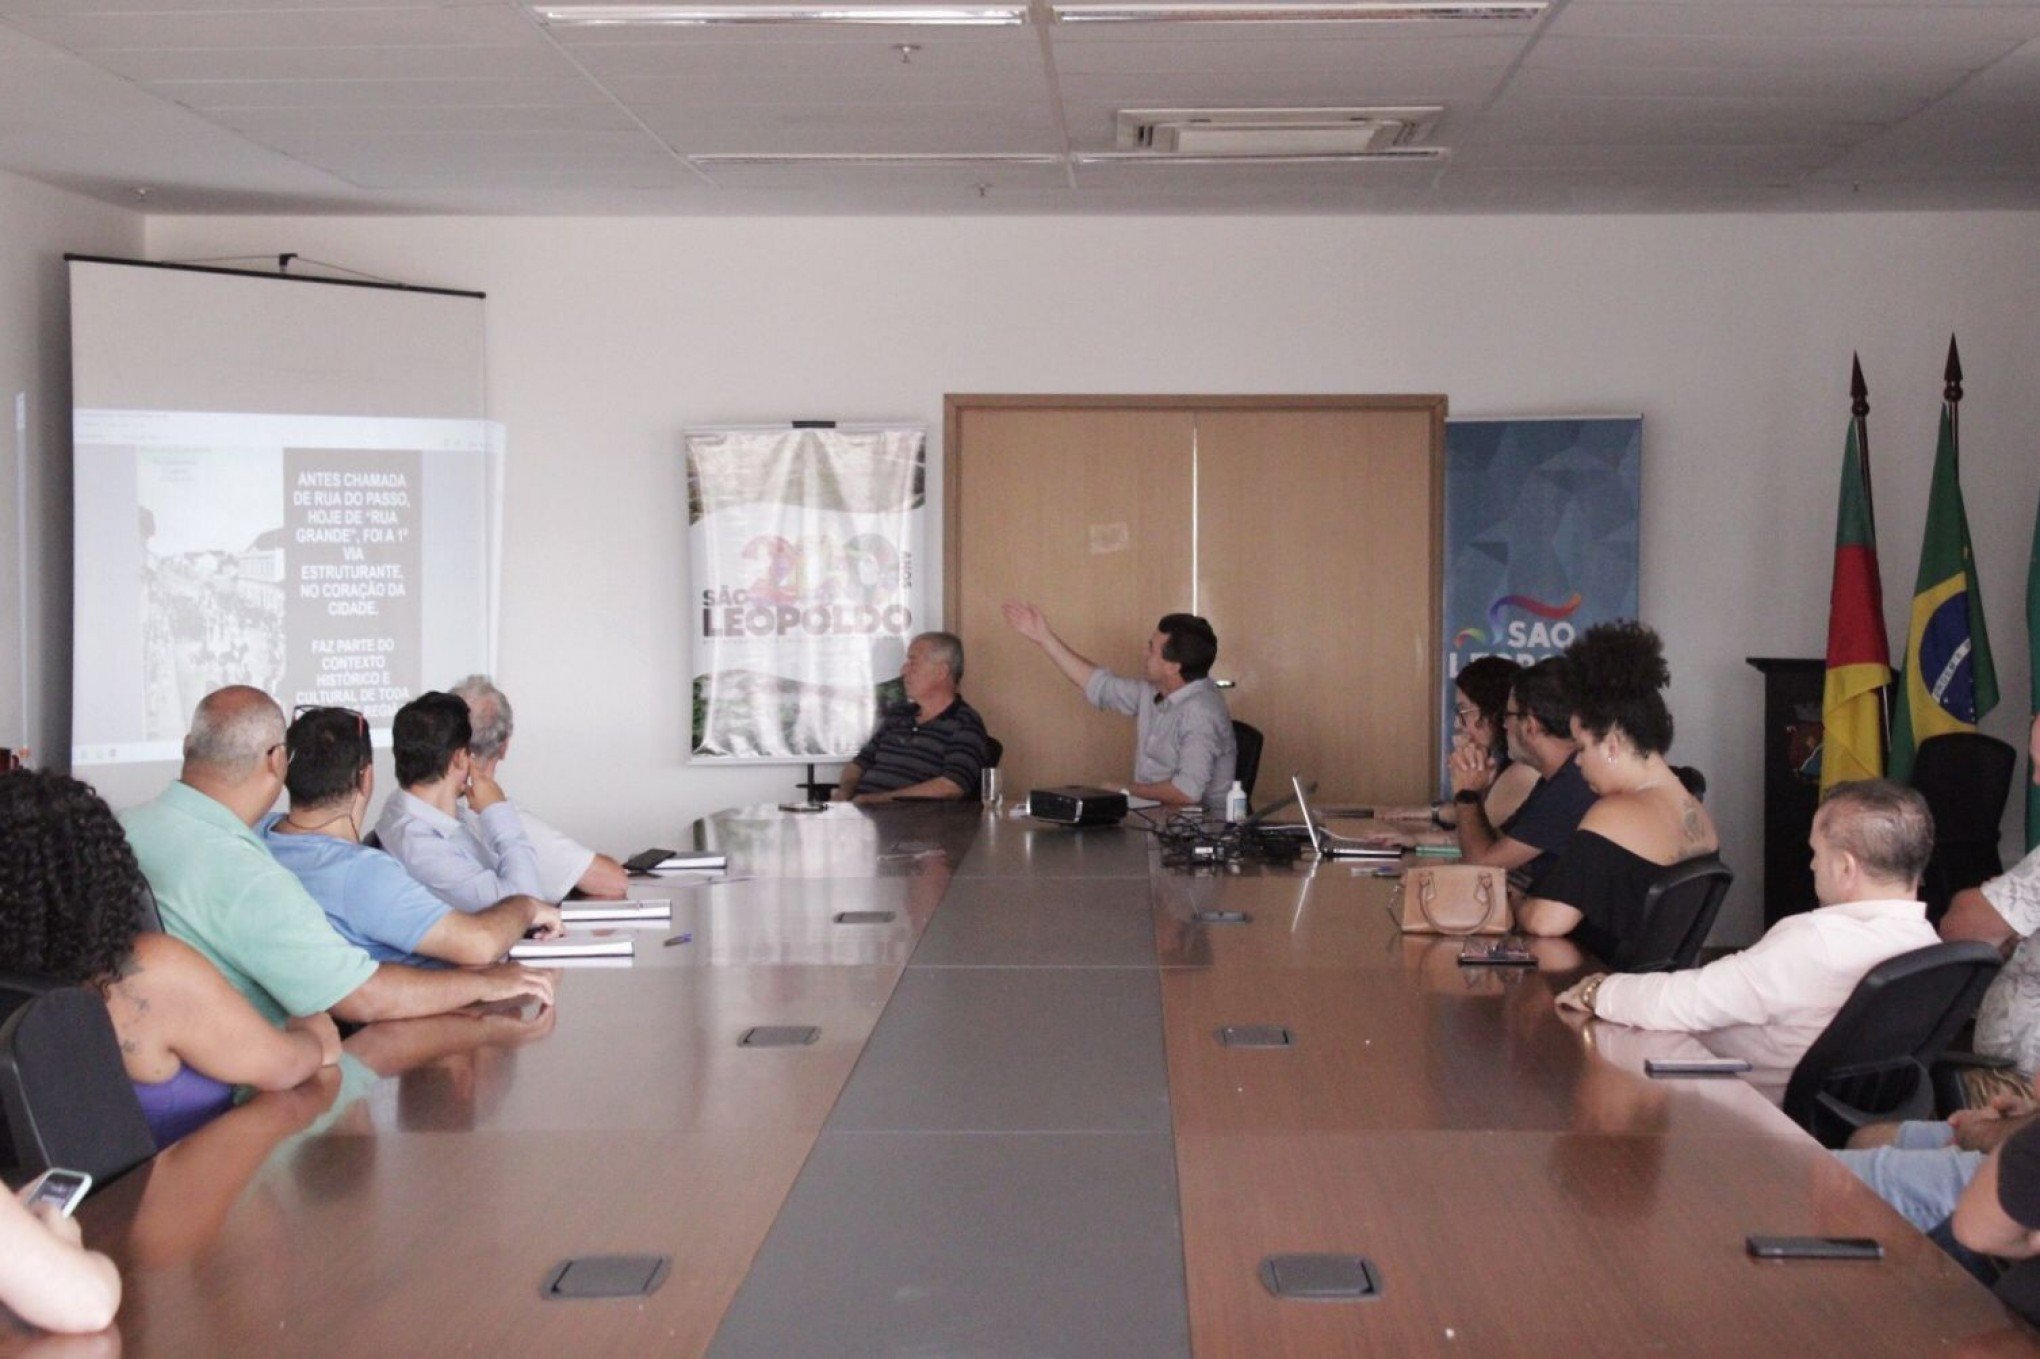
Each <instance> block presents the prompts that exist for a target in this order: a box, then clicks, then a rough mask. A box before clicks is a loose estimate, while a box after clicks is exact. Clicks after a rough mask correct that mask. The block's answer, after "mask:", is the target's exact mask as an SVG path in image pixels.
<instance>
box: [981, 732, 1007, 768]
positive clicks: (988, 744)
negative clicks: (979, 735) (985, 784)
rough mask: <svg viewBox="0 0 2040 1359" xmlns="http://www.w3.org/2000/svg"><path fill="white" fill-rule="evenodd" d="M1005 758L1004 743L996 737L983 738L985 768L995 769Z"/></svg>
mask: <svg viewBox="0 0 2040 1359" xmlns="http://www.w3.org/2000/svg"><path fill="white" fill-rule="evenodd" d="M1005 758H1006V743H1005V742H1004V741H1001V740H1000V739H999V738H998V737H996V736H987V737H986V738H985V768H987V769H997V768H998V767H999V761H1001V760H1003V759H1005Z"/></svg>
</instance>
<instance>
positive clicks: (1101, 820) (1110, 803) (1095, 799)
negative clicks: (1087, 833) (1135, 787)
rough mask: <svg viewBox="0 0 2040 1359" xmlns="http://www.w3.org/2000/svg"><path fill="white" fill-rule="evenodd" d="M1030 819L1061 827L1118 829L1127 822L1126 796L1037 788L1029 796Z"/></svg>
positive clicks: (1107, 790) (1078, 789) (1102, 790)
mask: <svg viewBox="0 0 2040 1359" xmlns="http://www.w3.org/2000/svg"><path fill="white" fill-rule="evenodd" d="M1027 812H1028V815H1030V816H1032V817H1034V818H1036V819H1037V820H1040V821H1053V822H1055V823H1056V824H1057V825H1059V826H1116V825H1118V824H1119V823H1120V822H1121V821H1123V820H1125V819H1126V794H1124V793H1117V792H1114V791H1113V790H1112V789H1110V788H1083V787H1079V786H1076V785H1074V784H1072V785H1070V786H1067V787H1063V788H1037V789H1035V790H1034V791H1033V792H1031V793H1029V794H1028V795H1027Z"/></svg>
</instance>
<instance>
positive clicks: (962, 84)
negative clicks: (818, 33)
mask: <svg viewBox="0 0 2040 1359" xmlns="http://www.w3.org/2000/svg"><path fill="white" fill-rule="evenodd" d="M603 88H604V89H606V90H608V91H609V92H610V93H611V94H613V95H614V96H616V98H617V99H619V100H621V101H622V102H623V103H625V104H627V105H629V106H630V107H631V108H633V109H636V110H646V109H658V108H733V109H734V108H746V107H750V106H753V105H759V104H767V105H770V104H788V103H802V104H805V103H833V104H899V103H906V104H952V103H955V104H970V103H985V102H988V101H1000V102H1011V103H1012V104H1014V105H1015V106H1017V107H1019V108H1023V109H1024V108H1026V107H1028V106H1030V105H1042V104H1044V103H1045V101H1046V100H1047V98H1048V81H1047V78H1046V77H1045V76H1044V75H1043V74H1042V73H1041V72H1040V71H1038V70H1033V71H1030V70H1018V71H997V72H968V71H942V72H936V71H913V72H898V71H892V70H887V69H886V68H885V67H883V66H879V67H876V68H875V69H870V70H862V69H860V70H858V71H855V72H844V71H833V72H829V73H827V74H823V75H814V76H801V75H787V74H783V73H774V74H772V75H763V74H759V73H756V72H749V71H717V72H712V73H708V74H704V75H702V76H698V77H687V78H679V77H670V78H654V77H648V76H633V77H630V78H628V79H624V80H605V81H604V82H603Z"/></svg>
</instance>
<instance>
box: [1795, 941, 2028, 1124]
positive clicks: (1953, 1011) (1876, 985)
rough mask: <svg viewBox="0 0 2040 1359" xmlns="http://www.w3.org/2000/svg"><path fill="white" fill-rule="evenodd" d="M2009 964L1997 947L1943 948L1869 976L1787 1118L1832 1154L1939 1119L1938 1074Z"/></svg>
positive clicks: (1803, 1080) (1804, 1062) (1803, 1076)
mask: <svg viewBox="0 0 2040 1359" xmlns="http://www.w3.org/2000/svg"><path fill="white" fill-rule="evenodd" d="M2001 962H2002V959H2000V958H1999V957H1998V951H1997V950H1996V949H1995V948H1993V947H1992V946H1991V945H1989V944H1984V943H1978V942H1976V941H1973V940H1971V941H1966V942H1964V943H1959V944H1933V945H1929V946H1928V947H1926V948H1923V949H1917V950H1915V951H1914V952H1911V953H1902V954H1900V955H1899V956H1898V957H1896V958H1887V959H1885V960H1884V961H1883V962H1881V963H1879V964H1878V965H1877V966H1875V967H1873V968H1871V969H1870V970H1869V972H1867V973H1865V974H1864V976H1863V980H1862V981H1860V982H1858V983H1856V989H1855V990H1854V991H1853V992H1851V993H1850V995H1849V999H1848V1001H1847V1002H1846V1003H1845V1004H1843V1006H1842V1008H1841V1010H1840V1011H1839V1012H1838V1013H1837V1014H1836V1015H1835V1017H1834V1021H1833V1022H1832V1023H1830V1024H1829V1025H1828V1026H1827V1031H1826V1032H1824V1033H1822V1034H1821V1036H1820V1037H1819V1038H1817V1039H1815V1040H1814V1043H1813V1046H1812V1047H1810V1048H1808V1049H1807V1050H1806V1055H1805V1056H1803V1057H1801V1058H1800V1059H1799V1065H1798V1066H1797V1067H1795V1068H1794V1069H1793V1072H1792V1079H1791V1081H1790V1082H1789V1083H1788V1084H1787V1085H1786V1087H1785V1113H1786V1116H1787V1117H1789V1118H1790V1119H1792V1121H1793V1122H1795V1123H1797V1124H1798V1125H1799V1126H1800V1127H1802V1128H1804V1129H1806V1130H1807V1131H1808V1132H1810V1133H1812V1134H1813V1135H1814V1137H1815V1138H1817V1139H1818V1140H1819V1141H1820V1143H1821V1145H1822V1146H1826V1147H1839V1146H1842V1145H1844V1144H1845V1143H1846V1142H1847V1141H1848V1140H1849V1136H1850V1134H1852V1133H1854V1132H1855V1131H1856V1129H1858V1128H1860V1127H1862V1126H1864V1125H1865V1124H1867V1123H1889V1122H1896V1121H1900V1120H1904V1119H1922V1118H1932V1117H1933V1116H1934V1081H1933V1077H1932V1069H1933V1067H1934V1065H1935V1063H1936V1062H1938V1061H1939V1060H1940V1057H1941V1054H1942V1053H1943V1052H1945V1051H1946V1050H1947V1047H1948V1044H1949V1043H1950V1042H1951V1041H1953V1040H1954V1037H1955V1035H1956V1033H1957V1032H1958V1031H1960V1029H1961V1028H1962V1026H1963V1025H1964V1024H1967V1023H1968V1022H1969V1020H1970V1017H1971V1016H1972V1015H1974V1014H1975V1013H1976V1007H1977V1005H1978V1004H1979V1003H1980V1002H1981V1001H1982V1000H1983V993H1984V991H1985V989H1987V988H1988V987H1989V986H1990V983H1991V979H1992V978H1993V977H1995V976H1996V975H1997V970H1998V967H1999V964H2000V963H2001Z"/></svg>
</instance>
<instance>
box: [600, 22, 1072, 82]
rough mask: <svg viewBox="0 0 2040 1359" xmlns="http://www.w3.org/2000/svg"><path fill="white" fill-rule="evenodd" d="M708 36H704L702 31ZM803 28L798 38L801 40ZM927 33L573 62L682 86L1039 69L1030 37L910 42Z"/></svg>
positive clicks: (638, 52) (623, 54)
mask: <svg viewBox="0 0 2040 1359" xmlns="http://www.w3.org/2000/svg"><path fill="white" fill-rule="evenodd" d="M704 31H707V30H704ZM806 31H807V30H805V29H803V30H801V32H802V33H803V34H805V33H806ZM924 33H926V30H920V29H907V30H901V31H899V32H898V33H896V34H895V35H894V36H892V37H882V36H878V34H879V30H875V29H861V28H860V29H857V30H855V31H852V30H845V32H844V35H842V36H840V37H839V39H838V40H837V41H833V42H811V41H806V40H804V39H802V40H792V39H789V40H784V41H781V42H774V43H757V42H752V43H744V44H739V45H725V44H721V43H713V42H701V43H671V44H661V45H651V46H643V47H576V48H572V49H570V50H571V52H572V55H573V58H574V60H575V61H577V62H579V63H580V64H581V66H582V67H583V69H585V70H587V71H588V72H589V73H590V74H591V75H593V76H595V77H597V78H598V79H601V80H604V81H607V80H611V79H624V78H651V79H668V80H670V79H686V78H690V77H694V76H710V75H719V74H723V73H727V72H732V71H739V72H751V73H755V74H759V75H809V74H814V73H818V72H828V71H841V72H858V71H867V72H879V71H889V70H891V69H892V68H893V67H896V66H902V65H905V66H906V69H908V70H921V71H951V72H970V71H1010V70H1016V69H1024V70H1030V71H1039V70H1040V69H1041V47H1040V44H1039V43H1037V42H1036V41H1035V40H1034V39H1033V38H1032V36H1031V35H1014V34H1001V35H999V36H997V37H988V36H986V35H984V34H977V35H973V38H972V39H970V40H958V41H948V42H934V41H930V40H929V39H928V38H927V37H920V36H915V35H916V34H924ZM902 45H906V46H910V47H913V48H915V49H916V50H915V51H913V52H912V53H910V54H909V55H910V56H911V59H912V60H911V63H902V62H901V60H900V50H899V49H900V47H901V46H902Z"/></svg>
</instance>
